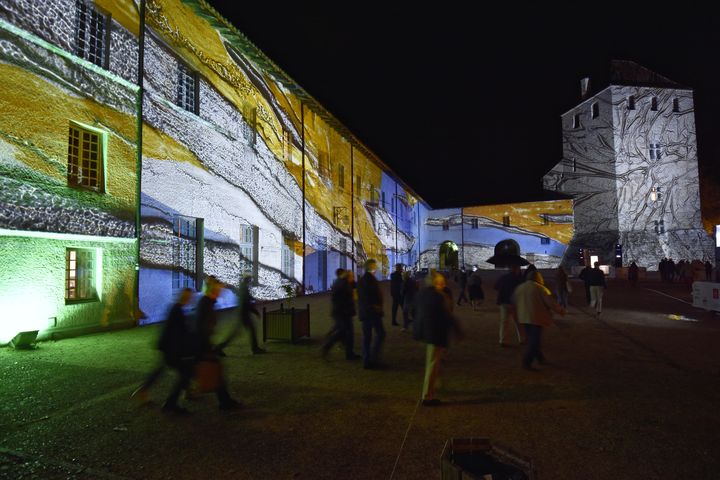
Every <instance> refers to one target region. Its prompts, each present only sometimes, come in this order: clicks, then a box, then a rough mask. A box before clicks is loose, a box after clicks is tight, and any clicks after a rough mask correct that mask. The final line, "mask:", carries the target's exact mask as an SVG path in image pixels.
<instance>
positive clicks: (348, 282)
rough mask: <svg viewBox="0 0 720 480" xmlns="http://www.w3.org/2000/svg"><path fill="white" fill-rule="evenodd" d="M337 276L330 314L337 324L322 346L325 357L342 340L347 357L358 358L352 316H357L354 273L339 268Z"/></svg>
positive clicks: (348, 358) (331, 298)
mask: <svg viewBox="0 0 720 480" xmlns="http://www.w3.org/2000/svg"><path fill="white" fill-rule="evenodd" d="M335 274H336V276H337V278H336V279H335V282H334V283H333V285H332V289H331V291H332V293H331V296H330V301H331V304H332V310H331V312H330V315H331V316H332V318H333V320H334V321H335V325H334V326H333V328H332V330H330V332H329V333H328V335H327V340H326V341H325V343H324V344H323V346H322V355H323V357H325V356H327V354H328V352H329V351H330V349H331V348H332V347H333V345H335V344H336V343H337V342H339V341H342V342H343V344H344V345H345V359H346V360H356V359H358V358H360V356H359V355H356V354H355V352H354V351H353V343H354V332H353V323H352V317H354V316H355V299H354V298H353V288H354V285H353V274H352V272H351V271H350V270H343V269H342V268H338V269H337V271H336V272H335Z"/></svg>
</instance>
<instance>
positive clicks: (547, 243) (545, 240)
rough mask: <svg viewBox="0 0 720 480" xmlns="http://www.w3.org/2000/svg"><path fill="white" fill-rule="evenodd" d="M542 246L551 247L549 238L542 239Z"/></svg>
mask: <svg viewBox="0 0 720 480" xmlns="http://www.w3.org/2000/svg"><path fill="white" fill-rule="evenodd" d="M540 245H550V238H549V237H540Z"/></svg>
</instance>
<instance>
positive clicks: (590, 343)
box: [0, 272, 720, 480]
mask: <svg viewBox="0 0 720 480" xmlns="http://www.w3.org/2000/svg"><path fill="white" fill-rule="evenodd" d="M496 276H497V273H495V272H488V273H487V274H486V277H485V292H486V295H487V296H488V298H487V299H486V302H485V304H484V305H483V306H482V308H481V309H480V310H479V311H477V312H473V311H472V310H471V309H470V308H469V307H467V306H463V307H458V308H457V313H458V316H459V318H460V319H461V321H462V323H463V325H464V327H465V330H466V333H467V335H466V338H465V340H464V341H463V342H462V343H460V344H458V345H454V346H453V347H452V348H451V350H450V355H449V358H448V361H447V364H446V368H445V370H444V384H443V387H442V389H441V391H440V393H441V398H442V399H443V401H444V404H443V405H441V406H439V407H432V408H428V407H418V399H419V396H420V390H421V386H422V376H423V366H424V353H425V351H424V346H423V345H422V344H419V343H417V342H415V341H413V340H412V338H411V336H410V335H409V334H407V333H404V332H401V331H400V329H399V327H392V326H390V325H389V324H390V320H389V318H388V317H386V319H385V324H386V328H387V330H388V336H387V341H386V345H385V356H384V360H385V363H386V364H387V368H384V369H381V370H363V369H362V368H361V365H360V364H359V363H354V362H347V361H345V360H344V355H343V354H342V352H341V351H340V350H339V349H338V350H333V351H332V352H331V354H330V355H329V357H328V358H327V359H325V360H323V359H322V358H321V357H320V355H319V345H320V342H321V341H322V339H323V336H324V334H325V332H326V331H327V330H328V328H329V326H330V320H329V318H328V315H327V312H328V297H327V295H314V296H311V297H308V298H307V300H305V299H295V300H292V301H290V304H294V305H296V306H301V305H304V304H305V303H310V304H311V317H312V338H311V339H310V340H307V341H304V342H300V343H298V344H295V345H292V344H289V343H283V342H274V341H273V342H268V343H267V344H266V347H267V349H268V353H267V354H266V355H257V356H253V355H250V353H249V350H250V349H249V346H248V343H247V338H245V337H241V338H240V339H239V340H237V341H236V343H235V344H233V345H231V346H230V347H229V348H228V349H227V353H228V357H227V358H226V359H225V360H226V361H225V366H226V370H227V374H228V379H229V385H230V390H231V392H232V393H233V395H234V396H235V397H236V398H238V399H240V400H241V401H242V402H243V403H244V404H245V408H243V409H241V410H238V411H233V412H222V411H218V409H217V402H216V401H215V399H214V398H213V397H212V396H203V397H200V398H198V399H197V400H193V401H186V402H185V406H187V408H188V409H189V410H191V412H192V414H191V415H187V416H176V415H166V414H162V413H161V412H160V404H161V403H162V400H163V398H164V396H165V395H166V394H167V391H168V389H169V388H170V385H171V383H172V381H173V378H174V377H173V375H172V373H169V374H167V375H166V376H165V377H164V378H163V379H162V380H161V381H160V382H159V383H158V384H157V385H156V386H155V388H154V389H153V391H152V392H151V401H150V402H149V403H147V404H142V405H141V404H138V403H136V402H134V401H132V400H131V399H130V398H129V396H130V393H131V392H132V391H133V390H134V388H135V387H136V386H137V385H138V383H139V382H140V381H141V380H142V378H143V376H144V375H145V374H146V373H147V372H148V371H149V370H150V369H151V368H152V367H153V365H155V363H156V362H157V361H158V356H157V352H156V351H154V350H153V348H152V345H153V342H154V340H155V338H156V336H157V333H158V328H157V326H151V327H144V328H136V329H132V330H125V331H119V332H113V333H107V334H100V335H91V336H85V337H80V338H74V339H66V340H61V341H57V342H45V343H41V344H40V345H39V347H38V348H37V349H35V350H31V351H15V350H11V349H9V348H2V349H0V478H3V479H4V478H8V479H56V478H57V479H61V478H62V479H83V480H84V479H91V478H99V479H103V478H107V479H127V478H131V479H142V478H148V479H166V478H167V479H184V478H187V479H196V478H197V479H205V478H208V479H210V478H218V479H225V478H227V479H245V478H257V479H266V478H272V479H283V478H289V479H295V478H300V479H303V478H305V479H324V478H327V479H330V478H332V479H336V478H344V479H345V478H347V479H355V478H357V479H385V478H394V479H426V478H427V479H436V478H440V469H439V459H440V455H441V452H442V449H443V446H444V444H445V442H446V441H447V440H448V439H451V438H469V437H485V438H490V439H491V440H493V441H496V442H499V443H502V444H504V445H508V446H510V447H512V448H513V449H514V450H516V451H517V452H520V453H521V454H522V455H524V456H526V457H529V458H531V459H533V461H534V462H535V465H536V471H537V476H538V478H540V479H549V478H553V479H588V480H592V479H608V478H613V479H625V478H627V479H637V478H668V479H680V478H689V479H705V478H707V479H717V478H720V445H719V444H718V442H717V439H718V438H719V437H718V432H719V431H720V412H719V410H718V408H717V405H718V404H719V403H720V388H718V387H719V383H720V382H719V381H720V349H719V348H718V340H719V339H720V317H718V316H716V315H713V314H712V313H708V312H703V311H701V310H698V309H695V308H693V307H692V306H690V305H688V304H687V303H685V302H689V301H690V289H689V287H688V286H678V285H663V284H660V283H659V282H654V281H652V280H649V281H648V282H646V283H641V284H640V285H639V286H638V287H637V288H635V289H632V288H630V287H629V286H628V285H627V283H624V282H620V281H618V282H610V285H609V289H608V290H607V293H606V297H605V306H606V307H605V310H604V312H603V314H602V315H601V317H600V318H599V319H596V318H594V317H592V316H590V315H589V314H588V312H587V309H586V307H585V306H584V293H583V292H582V287H581V285H580V284H579V283H578V282H577V281H575V288H574V293H573V294H572V295H571V303H572V305H574V306H573V307H571V308H570V311H569V313H568V315H566V316H565V317H564V318H562V319H560V320H559V321H558V322H557V325H556V326H555V327H552V328H550V329H547V330H546V332H545V337H544V340H543V341H544V350H545V354H546V356H547V357H548V359H549V361H550V364H549V365H547V366H543V367H542V368H541V371H539V372H527V371H525V370H522V369H521V368H520V357H521V355H522V347H519V346H518V347H514V348H500V347H499V346H498V344H497V324H498V321H497V317H498V315H497V309H496V307H495V305H494V299H495V298H494V292H493V291H492V288H490V286H491V285H492V284H493V281H494V280H493V279H494V278H495V277H496ZM386 286H387V285H386ZM658 292H662V293H663V294H664V295H663V294H661V293H658ZM672 297H674V298H672ZM286 305H287V303H286ZM273 306H274V304H270V305H269V307H273ZM389 309H390V308H389V303H388V305H387V308H386V311H388V312H389ZM669 314H674V315H684V316H685V317H688V318H692V319H694V320H696V321H679V320H672V319H671V318H669V317H668V315H669ZM225 316H226V317H227V318H228V319H231V318H232V312H228V313H226V314H225ZM229 323H230V322H229V321H226V322H224V324H223V326H224V327H225V328H227V327H228V326H229ZM359 343H360V332H359V326H358V325H357V324H356V346H359ZM356 350H357V351H359V347H357V348H356Z"/></svg>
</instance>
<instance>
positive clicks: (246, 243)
mask: <svg viewBox="0 0 720 480" xmlns="http://www.w3.org/2000/svg"><path fill="white" fill-rule="evenodd" d="M256 230H257V227H254V226H252V225H240V242H239V243H240V276H241V277H242V276H245V275H252V276H253V279H254V280H256V279H255V273H256V272H255V265H257V249H256V248H255V235H256Z"/></svg>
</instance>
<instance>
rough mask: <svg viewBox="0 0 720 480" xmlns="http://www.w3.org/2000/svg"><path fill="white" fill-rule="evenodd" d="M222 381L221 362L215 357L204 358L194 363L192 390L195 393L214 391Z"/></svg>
mask: <svg viewBox="0 0 720 480" xmlns="http://www.w3.org/2000/svg"><path fill="white" fill-rule="evenodd" d="M221 382H222V364H221V363H220V360H218V359H217V358H205V359H203V360H200V361H199V362H198V363H197V364H196V365H195V378H194V381H193V384H194V385H193V390H194V391H195V392H197V393H209V392H214V391H216V390H217V389H218V388H220V384H221Z"/></svg>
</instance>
